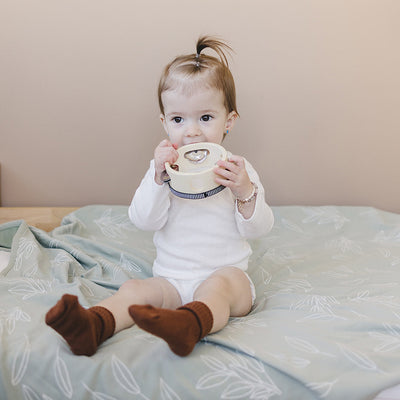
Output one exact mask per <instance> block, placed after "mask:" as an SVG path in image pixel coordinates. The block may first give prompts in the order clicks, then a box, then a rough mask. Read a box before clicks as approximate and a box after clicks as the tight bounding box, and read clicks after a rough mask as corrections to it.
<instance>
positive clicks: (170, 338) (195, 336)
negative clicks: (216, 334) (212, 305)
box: [129, 301, 213, 356]
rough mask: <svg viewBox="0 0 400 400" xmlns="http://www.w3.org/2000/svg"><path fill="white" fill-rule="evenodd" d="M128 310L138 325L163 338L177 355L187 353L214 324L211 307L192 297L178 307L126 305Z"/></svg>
mask: <svg viewBox="0 0 400 400" xmlns="http://www.w3.org/2000/svg"><path fill="white" fill-rule="evenodd" d="M129 314H130V315H131V317H132V318H133V320H134V321H135V322H136V324H137V325H138V326H139V327H140V328H142V329H144V330H145V331H147V332H150V333H152V334H153V335H155V336H158V337H160V338H162V339H164V340H165V341H166V342H167V343H168V345H169V347H170V348H171V350H172V351H173V352H174V353H175V354H177V355H178V356H187V355H188V354H190V353H191V352H192V350H193V348H194V346H195V345H196V343H197V342H198V341H199V340H200V339H202V338H203V337H204V336H206V335H208V334H209V333H210V331H211V328H212V325H213V316H212V313H211V311H210V309H209V308H208V306H207V305H206V304H204V303H202V302H200V301H193V302H191V303H188V304H186V305H184V306H183V307H180V308H178V309H177V310H167V309H163V308H155V307H153V306H150V305H144V306H142V305H134V306H130V307H129Z"/></svg>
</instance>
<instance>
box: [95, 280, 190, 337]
mask: <svg viewBox="0 0 400 400" xmlns="http://www.w3.org/2000/svg"><path fill="white" fill-rule="evenodd" d="M132 304H150V305H152V306H154V307H158V308H170V309H176V308H178V307H179V306H181V305H182V303H181V297H180V296H179V293H178V291H177V290H176V289H175V287H174V286H173V285H172V284H170V283H169V282H168V281H167V280H166V279H163V278H148V279H132V280H129V281H126V282H125V283H124V284H123V285H122V286H121V287H120V289H119V290H118V292H117V293H115V294H114V295H113V296H111V297H108V298H107V299H104V300H103V301H101V302H100V303H99V304H98V306H101V307H104V308H106V309H107V310H109V311H110V312H111V313H112V314H113V316H114V318H115V331H114V333H117V332H119V331H121V330H123V329H126V328H129V327H131V326H132V325H133V324H134V321H133V320H132V318H131V316H130V315H129V312H128V308H129V306H131V305H132Z"/></svg>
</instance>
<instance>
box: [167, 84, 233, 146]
mask: <svg viewBox="0 0 400 400" xmlns="http://www.w3.org/2000/svg"><path fill="white" fill-rule="evenodd" d="M161 98H162V102H163V105H164V112H165V114H164V115H161V116H160V118H161V122H162V123H163V125H164V129H165V130H166V132H167V134H168V136H169V140H170V141H171V143H173V144H177V145H178V147H181V146H184V145H186V144H191V143H199V142H212V143H217V144H221V143H222V139H223V137H224V133H226V130H227V129H230V128H231V127H232V126H233V124H234V122H235V120H236V118H237V114H236V113H235V112H234V111H232V112H231V113H229V114H228V112H227V110H226V108H225V105H224V97H223V93H222V92H221V91H220V90H217V89H215V88H207V87H204V88H202V87H198V88H196V89H195V90H192V91H191V92H190V93H187V92H185V91H183V90H180V89H179V88H178V89H175V90H168V91H165V92H163V93H162V95H161Z"/></svg>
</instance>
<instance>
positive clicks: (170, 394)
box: [160, 378, 181, 400]
mask: <svg viewBox="0 0 400 400" xmlns="http://www.w3.org/2000/svg"><path fill="white" fill-rule="evenodd" d="M160 391H161V399H162V400H181V398H180V397H179V396H178V395H177V394H176V393H175V392H174V391H173V390H172V389H171V387H170V386H168V385H167V384H166V383H165V381H164V379H162V378H160Z"/></svg>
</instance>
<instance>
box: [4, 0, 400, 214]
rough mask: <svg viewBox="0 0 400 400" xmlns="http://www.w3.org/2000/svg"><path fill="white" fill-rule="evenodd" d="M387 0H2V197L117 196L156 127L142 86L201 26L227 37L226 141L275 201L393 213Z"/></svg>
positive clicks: (150, 95) (141, 167)
mask: <svg viewBox="0 0 400 400" xmlns="http://www.w3.org/2000/svg"><path fill="white" fill-rule="evenodd" d="M399 14H400V2H399V1H397V0H375V1H374V0H326V1H320V0H308V1H306V0H280V1H278V0H250V1H241V0H229V1H228V0H218V1H215V0H202V1H201V2H199V1H183V0H167V1H164V0H149V1H132V0H124V1H123V0H114V1H111V0H109V1H106V0H101V1H99V0H86V1H77V0H69V1H54V0H39V1H34V2H32V1H28V0H19V1H15V0H3V1H2V2H1V4H0V59H1V61H0V70H1V73H0V88H1V90H0V163H1V166H2V168H1V192H2V205H3V206H28V205H29V206H39V205H43V206H44V205H63V206H81V205H85V204H93V203H109V204H128V203H129V202H130V200H131V196H132V194H133V192H134V190H135V188H136V186H137V185H138V183H139V182H140V179H141V177H142V175H143V173H144V172H145V170H146V169H147V166H148V162H149V160H150V158H151V157H152V154H153V148H154V146H155V145H156V144H157V143H158V142H159V141H160V140H161V139H163V137H164V132H163V129H162V127H161V124H160V122H159V111H158V108H157V100H156V95H155V92H156V86H157V80H158V77H159V74H160V72H161V69H162V68H163V66H164V65H165V64H166V63H167V62H168V61H169V60H170V59H171V57H173V56H175V55H177V54H181V53H186V52H192V51H194V44H195V40H196V39H197V37H198V36H199V35H200V34H204V33H210V34H217V35H219V36H221V37H223V38H225V39H226V40H228V41H229V42H230V44H231V45H232V47H233V48H234V49H235V54H234V56H233V60H232V62H231V65H232V71H233V74H234V76H235V78H236V83H237V92H238V106H239V112H240V114H241V118H240V120H239V122H238V123H237V124H236V126H235V129H234V130H233V131H232V132H231V137H230V138H229V139H227V140H226V142H225V146H226V147H227V148H228V149H229V150H231V151H232V152H233V153H236V154H242V155H244V156H246V157H247V158H248V159H249V160H250V161H251V162H252V163H253V164H254V165H255V166H256V168H257V170H258V171H259V173H260V175H261V176H262V181H263V183H264V185H265V186H266V187H267V191H268V200H269V202H270V203H271V204H273V205H281V204H308V205H322V204H338V205H342V204H350V205H370V206H375V207H379V208H383V209H386V210H390V211H395V212H400V184H399V181H400V179H399V178H400V119H399V117H398V114H399V110H400V94H399V93H400V74H399V71H400V51H399V39H400V25H399V23H398V15H399Z"/></svg>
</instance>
